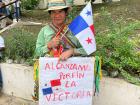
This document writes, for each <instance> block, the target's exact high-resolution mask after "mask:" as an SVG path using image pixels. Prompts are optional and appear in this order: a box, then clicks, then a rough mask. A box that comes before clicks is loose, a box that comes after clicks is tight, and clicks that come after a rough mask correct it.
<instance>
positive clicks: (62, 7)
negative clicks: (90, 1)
mask: <svg viewBox="0 0 140 105" xmlns="http://www.w3.org/2000/svg"><path fill="white" fill-rule="evenodd" d="M64 8H69V6H55V7H50V8H48V9H47V11H51V10H59V9H64Z"/></svg>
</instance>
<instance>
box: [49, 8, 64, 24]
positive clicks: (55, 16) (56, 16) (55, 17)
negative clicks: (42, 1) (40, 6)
mask: <svg viewBox="0 0 140 105" xmlns="http://www.w3.org/2000/svg"><path fill="white" fill-rule="evenodd" d="M50 15H51V19H52V22H53V24H54V25H56V26H61V25H62V24H63V23H64V21H65V18H66V12H65V11H64V10H53V11H51V14H50Z"/></svg>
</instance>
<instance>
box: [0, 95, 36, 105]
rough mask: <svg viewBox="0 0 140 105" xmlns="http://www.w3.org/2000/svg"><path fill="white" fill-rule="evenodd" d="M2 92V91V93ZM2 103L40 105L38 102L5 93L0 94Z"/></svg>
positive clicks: (6, 104)
mask: <svg viewBox="0 0 140 105" xmlns="http://www.w3.org/2000/svg"><path fill="white" fill-rule="evenodd" d="M0 94H1V93H0ZM0 105H38V104H37V103H36V102H33V101H29V100H24V99H21V98H16V97H14V96H8V95H5V94H1V95H0Z"/></svg>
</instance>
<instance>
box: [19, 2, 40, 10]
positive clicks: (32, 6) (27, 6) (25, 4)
mask: <svg viewBox="0 0 140 105" xmlns="http://www.w3.org/2000/svg"><path fill="white" fill-rule="evenodd" d="M38 3H39V0H21V8H22V9H26V10H32V9H35V8H36V7H37V5H38Z"/></svg>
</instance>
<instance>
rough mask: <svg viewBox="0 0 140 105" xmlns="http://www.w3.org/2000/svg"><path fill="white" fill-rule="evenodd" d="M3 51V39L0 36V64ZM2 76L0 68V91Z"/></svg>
mask: <svg viewBox="0 0 140 105" xmlns="http://www.w3.org/2000/svg"><path fill="white" fill-rule="evenodd" d="M4 49H5V45H4V39H3V38H2V36H1V35H0V62H1V60H2V51H4ZM2 85H3V82H2V74H1V68H0V91H1V89H2Z"/></svg>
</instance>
